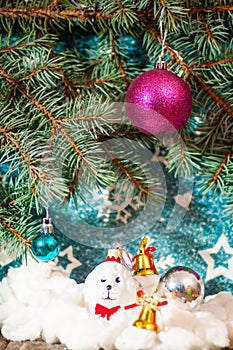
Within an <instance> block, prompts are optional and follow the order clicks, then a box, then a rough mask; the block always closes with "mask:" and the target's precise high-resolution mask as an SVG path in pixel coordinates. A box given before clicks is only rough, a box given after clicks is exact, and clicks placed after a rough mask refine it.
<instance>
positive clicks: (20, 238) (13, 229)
mask: <svg viewBox="0 0 233 350" xmlns="http://www.w3.org/2000/svg"><path fill="white" fill-rule="evenodd" d="M0 223H1V225H3V226H4V227H5V228H7V229H8V230H9V231H10V232H11V233H13V235H14V236H16V237H17V238H18V239H19V240H20V241H21V242H22V243H23V244H25V245H26V246H27V247H29V248H31V245H32V244H31V242H30V241H28V240H27V239H26V238H24V237H23V236H22V235H21V234H20V233H19V232H18V231H17V230H16V229H15V228H14V227H13V226H11V225H9V224H8V223H7V222H6V221H5V220H4V219H2V218H0Z"/></svg>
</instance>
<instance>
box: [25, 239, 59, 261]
mask: <svg viewBox="0 0 233 350" xmlns="http://www.w3.org/2000/svg"><path fill="white" fill-rule="evenodd" d="M31 249H32V253H33V255H34V256H35V258H37V259H40V260H43V261H48V260H53V259H55V258H56V257H57V256H58V254H59V252H60V249H61V247H60V243H59V241H58V240H57V238H56V237H55V236H54V235H53V234H52V233H48V232H43V233H41V234H40V235H39V236H37V237H36V238H35V239H34V240H33V241H32V247H31Z"/></svg>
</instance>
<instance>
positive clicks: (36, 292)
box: [0, 262, 233, 350]
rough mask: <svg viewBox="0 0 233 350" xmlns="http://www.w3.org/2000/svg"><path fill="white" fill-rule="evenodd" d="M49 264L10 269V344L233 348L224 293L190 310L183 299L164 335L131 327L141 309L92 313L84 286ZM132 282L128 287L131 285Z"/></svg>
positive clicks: (166, 318) (2, 317)
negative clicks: (42, 342)
mask: <svg viewBox="0 0 233 350" xmlns="http://www.w3.org/2000/svg"><path fill="white" fill-rule="evenodd" d="M52 267H53V266H52V264H50V263H43V262H42V263H36V262H30V264H29V265H28V266H25V265H22V266H20V267H19V268H11V269H10V270H9V273H8V276H7V277H5V278H4V279H3V280H2V282H1V283H0V323H1V331H2V334H3V335H4V336H5V337H6V338H8V339H10V340H26V339H31V340H34V339H37V338H39V337H41V336H42V337H43V338H44V339H45V341H47V342H48V343H52V342H55V341H57V340H59V341H61V342H62V343H63V344H65V345H66V346H67V348H68V349H69V350H95V349H99V348H103V349H106V350H111V349H118V350H131V349H134V350H174V348H176V349H182V350H200V349H201V350H212V349H213V350H214V349H221V348H224V347H227V346H230V345H233V297H232V295H231V293H228V292H220V293H218V294H216V295H213V296H208V297H206V298H205V299H204V301H203V303H202V304H200V305H198V306H197V307H196V308H194V309H192V310H189V309H187V307H186V305H185V304H183V303H182V302H180V301H179V300H178V301H177V300H169V301H168V305H166V306H162V307H161V309H160V314H159V315H158V316H160V318H162V321H163V330H162V331H161V332H159V333H156V332H154V331H149V330H145V329H139V328H137V327H134V326H132V324H133V322H134V321H135V320H136V319H137V318H138V316H139V313H140V310H141V308H140V307H137V308H134V309H130V310H124V309H123V308H122V309H120V311H119V312H117V313H116V314H115V315H114V317H112V318H110V320H109V321H108V320H106V319H104V318H101V317H99V316H96V315H93V314H90V312H89V311H88V309H87V307H86V305H85V302H84V295H83V291H84V286H83V284H77V283H76V282H75V281H74V280H73V279H70V278H68V277H66V276H64V275H62V274H60V275H59V274H57V273H55V272H54V271H53V268H52ZM126 283H127V282H126Z"/></svg>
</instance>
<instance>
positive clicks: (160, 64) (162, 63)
mask: <svg viewBox="0 0 233 350" xmlns="http://www.w3.org/2000/svg"><path fill="white" fill-rule="evenodd" d="M155 69H167V65H166V62H165V61H157V62H156V63H155Z"/></svg>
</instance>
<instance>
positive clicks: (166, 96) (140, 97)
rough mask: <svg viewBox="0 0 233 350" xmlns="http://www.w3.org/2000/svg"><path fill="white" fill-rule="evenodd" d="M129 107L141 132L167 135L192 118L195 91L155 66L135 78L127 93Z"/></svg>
mask: <svg viewBox="0 0 233 350" xmlns="http://www.w3.org/2000/svg"><path fill="white" fill-rule="evenodd" d="M125 108H126V113H127V116H128V118H129V119H130V121H131V122H132V124H133V125H134V126H135V127H136V128H137V129H138V130H139V131H142V132H144V133H146V134H151V135H154V136H165V135H169V134H172V133H174V132H176V131H177V130H179V129H180V128H181V126H183V125H184V123H185V122H186V121H187V120H188V118H189V117H190V114H191V111H192V94H191V91H190V89H189V87H188V85H187V84H186V83H185V82H184V80H182V79H181V78H180V77H178V76H177V75H176V74H174V73H172V72H170V71H168V70H166V69H161V68H157V69H152V70H149V71H147V72H145V73H142V74H140V75H139V76H138V77H137V78H136V79H134V80H133V81H132V83H131V84H130V86H129V88H128V90H127V93H126V96H125Z"/></svg>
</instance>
